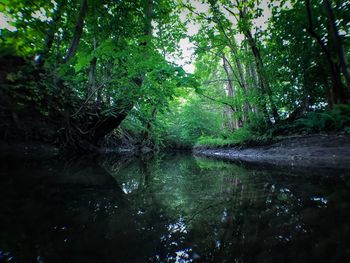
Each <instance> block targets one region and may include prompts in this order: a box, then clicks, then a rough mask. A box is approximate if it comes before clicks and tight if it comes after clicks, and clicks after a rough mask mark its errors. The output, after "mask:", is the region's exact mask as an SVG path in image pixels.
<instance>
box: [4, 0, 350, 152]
mask: <svg viewBox="0 0 350 263" xmlns="http://www.w3.org/2000/svg"><path fill="white" fill-rule="evenodd" d="M349 10H350V2H349V1H346V0H333V1H332V0H324V1H319V0H305V1H304V0H303V1H302V0H290V1H286V0H280V1H268V0H257V1H256V0H249V1H243V0H203V1H194V0H157V1H156V0H129V1H117V0H115V1H112V0H56V1H44V0H35V1H32V0H2V1H1V3H0V14H1V23H2V24H1V34H0V85H1V90H0V105H1V106H0V107H1V108H0V114H1V119H2V121H1V124H0V126H1V129H0V138H1V140H2V141H7V142H28V141H31V142H45V143H50V144H53V145H56V146H58V147H59V148H60V149H76V150H82V151H94V150H96V149H98V148H101V147H109V148H113V147H116V146H120V145H126V147H128V145H129V146H130V145H133V146H134V147H137V148H138V149H142V148H147V149H151V150H153V151H159V150H161V149H163V148H192V147H196V146H204V147H227V146H234V145H239V144H242V143H243V144H244V143H248V144H249V143H251V144H254V143H255V144H257V143H258V144H259V143H264V142H265V141H268V140H271V139H272V138H275V137H279V136H282V137H283V136H290V135H297V134H299V135H303V134H313V133H343V134H349V133H350V106H349V99H350V66H349V56H350V52H349V50H350V12H349Z"/></svg>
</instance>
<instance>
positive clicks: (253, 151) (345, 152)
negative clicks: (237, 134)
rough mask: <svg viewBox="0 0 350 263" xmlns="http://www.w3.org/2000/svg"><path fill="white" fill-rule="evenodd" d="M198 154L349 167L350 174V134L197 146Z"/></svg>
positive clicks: (255, 160)
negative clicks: (231, 145)
mask: <svg viewBox="0 0 350 263" xmlns="http://www.w3.org/2000/svg"><path fill="white" fill-rule="evenodd" d="M193 152H194V154H195V155H198V156H206V157H213V158H218V159H224V160H233V161H243V162H254V163H266V164H272V165H279V166H281V165H282V166H295V167H318V168H337V169H346V170H349V173H350V136H349V135H344V134H340V135H339V134H338V135H309V136H303V137H290V138H285V139H281V140H280V141H278V142H272V143H271V144H270V145H265V146H255V147H247V148H245V147H234V148H217V149H208V148H207V149H206V148H195V149H193Z"/></svg>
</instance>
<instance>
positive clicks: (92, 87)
mask: <svg viewBox="0 0 350 263" xmlns="http://www.w3.org/2000/svg"><path fill="white" fill-rule="evenodd" d="M93 42H94V43H93V46H94V50H96V48H97V41H96V37H95V36H94V38H93ZM96 64H97V58H96V57H93V58H92V60H91V61H90V67H89V84H88V86H87V89H86V95H85V97H86V100H93V99H94V98H93V94H94V93H95V92H96Z"/></svg>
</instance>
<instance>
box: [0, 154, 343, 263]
mask: <svg viewBox="0 0 350 263" xmlns="http://www.w3.org/2000/svg"><path fill="white" fill-rule="evenodd" d="M0 171H1V173H0V262H28V263H29V262H32V263H34V262H37V263H43V262H84V263H85V262H94V263H95V262H116V263H117V262H123V263H124V262H220V263H222V262H349V259H350V220H349V219H350V191H349V190H350V176H349V174H348V173H347V172H344V171H334V170H319V171H311V170H308V171H305V170H304V171H303V170H300V171H298V170H295V171H293V170H291V169H286V168H282V169H271V168H266V167H265V168H264V167H258V166H255V167H253V168H252V167H244V166H242V165H235V164H232V163H227V162H222V161H215V160H209V159H205V158H195V157H192V156H191V155H189V154H167V155H163V156H157V157H153V158H150V159H145V158H144V159H143V160H142V159H137V158H134V159H125V158H120V157H117V156H112V155H110V156H99V157H96V156H85V157H82V158H76V159H71V160H65V161H60V160H53V161H28V160H22V161H20V160H17V161H16V160H12V161H9V160H7V161H4V160H3V161H1V162H0Z"/></svg>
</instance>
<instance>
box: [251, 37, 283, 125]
mask: <svg viewBox="0 0 350 263" xmlns="http://www.w3.org/2000/svg"><path fill="white" fill-rule="evenodd" d="M244 34H245V37H246V38H247V40H248V44H249V46H250V48H251V50H252V52H253V56H254V60H255V65H256V69H257V73H258V79H259V84H260V85H259V86H260V87H261V90H262V92H263V93H264V94H265V95H266V96H267V98H268V101H269V103H270V106H271V111H272V116H273V118H274V120H275V122H279V120H280V117H279V115H278V111H277V107H276V105H275V103H274V101H273V99H272V91H271V87H270V84H269V82H268V81H267V79H266V73H265V68H264V63H263V60H262V57H261V54H260V50H259V48H258V47H257V45H256V42H255V40H254V38H253V36H252V33H251V32H250V31H249V30H246V31H245V33H244ZM264 111H265V110H264ZM266 111H267V109H266Z"/></svg>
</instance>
